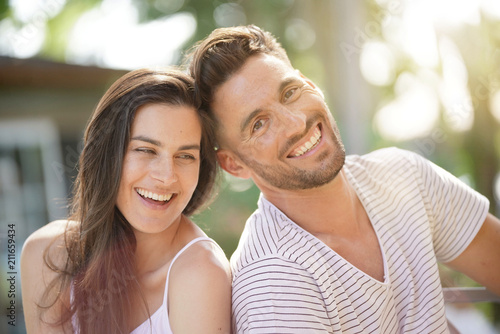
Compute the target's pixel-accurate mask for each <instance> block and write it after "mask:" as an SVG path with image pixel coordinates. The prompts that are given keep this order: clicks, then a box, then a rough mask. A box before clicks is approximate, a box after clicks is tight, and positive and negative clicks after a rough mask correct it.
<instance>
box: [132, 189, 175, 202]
mask: <svg viewBox="0 0 500 334" xmlns="http://www.w3.org/2000/svg"><path fill="white" fill-rule="evenodd" d="M136 191H137V193H138V194H139V195H141V196H142V197H145V198H150V199H153V200H155V201H159V202H168V201H169V200H170V199H171V198H172V195H173V194H168V195H160V194H156V193H153V192H151V191H147V190H144V189H141V188H137V189H136Z"/></svg>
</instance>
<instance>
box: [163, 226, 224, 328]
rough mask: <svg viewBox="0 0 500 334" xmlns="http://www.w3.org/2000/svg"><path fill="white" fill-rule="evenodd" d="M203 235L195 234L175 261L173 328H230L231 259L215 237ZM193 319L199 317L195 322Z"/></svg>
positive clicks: (171, 303) (171, 295)
mask: <svg viewBox="0 0 500 334" xmlns="http://www.w3.org/2000/svg"><path fill="white" fill-rule="evenodd" d="M203 235H204V234H203ZM203 235H201V236H200V235H199V234H195V235H194V236H193V237H192V238H191V240H189V241H188V242H187V243H186V244H189V242H191V241H193V240H196V239H197V241H195V242H194V243H192V244H191V245H190V246H189V247H187V248H185V249H184V251H183V252H182V253H181V254H180V255H179V257H178V258H177V260H176V261H175V262H174V263H173V264H172V270H171V273H170V278H169V286H168V300H169V301H168V303H169V318H170V319H171V327H172V330H173V332H175V331H176V329H177V330H180V329H183V330H186V331H187V332H192V333H198V332H200V331H203V332H205V333H215V332H217V333H219V332H222V333H226V332H229V328H230V326H229V324H230V314H231V270H230V268H229V261H228V260H227V257H226V255H225V254H224V252H223V250H222V249H221V248H220V247H219V246H218V245H217V244H216V243H215V241H213V240H210V239H208V238H207V237H206V236H203ZM198 238H199V239H198ZM193 319H197V321H196V322H194V323H193V321H192V320H193ZM217 329H218V330H217Z"/></svg>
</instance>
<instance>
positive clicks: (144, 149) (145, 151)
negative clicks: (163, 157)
mask: <svg viewBox="0 0 500 334" xmlns="http://www.w3.org/2000/svg"><path fill="white" fill-rule="evenodd" d="M135 150H136V151H137V152H141V153H148V154H154V153H155V151H154V150H152V149H150V148H145V147H139V148H136V149H135Z"/></svg>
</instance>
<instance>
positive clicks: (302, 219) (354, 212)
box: [262, 170, 366, 236]
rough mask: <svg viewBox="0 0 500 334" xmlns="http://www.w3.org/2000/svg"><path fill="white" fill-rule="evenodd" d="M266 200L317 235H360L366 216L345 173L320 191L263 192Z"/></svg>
mask: <svg viewBox="0 0 500 334" xmlns="http://www.w3.org/2000/svg"><path fill="white" fill-rule="evenodd" d="M262 193H263V195H264V197H265V198H266V199H267V200H268V201H269V202H271V203H273V204H274V205H275V206H276V207H277V208H278V209H280V210H281V211H282V212H283V213H284V214H286V215H287V217H289V218H290V219H291V220H292V221H294V222H295V223H296V224H297V225H299V226H300V227H302V228H303V229H305V230H306V231H308V232H310V233H311V234H313V235H319V234H327V235H328V234H334V235H337V236H342V235H344V236H351V235H353V233H354V234H356V233H358V232H359V223H360V220H362V219H365V217H366V213H365V211H364V209H363V206H362V205H361V202H360V201H359V199H358V197H357V195H356V192H355V191H354V189H353V188H352V186H351V185H350V184H349V182H348V181H347V177H346V175H345V173H344V171H343V170H342V171H341V172H340V173H339V174H338V175H337V177H336V178H335V179H334V180H332V181H331V182H330V183H328V184H327V185H324V186H322V187H319V188H314V189H308V190H300V191H283V190H271V189H262Z"/></svg>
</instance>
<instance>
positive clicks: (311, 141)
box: [288, 126, 321, 158]
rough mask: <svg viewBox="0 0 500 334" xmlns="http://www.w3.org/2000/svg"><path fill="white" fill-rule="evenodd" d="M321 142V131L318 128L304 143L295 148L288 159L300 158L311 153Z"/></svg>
mask: <svg viewBox="0 0 500 334" xmlns="http://www.w3.org/2000/svg"><path fill="white" fill-rule="evenodd" d="M320 141H321V130H320V128H319V126H316V128H315V129H314V131H313V134H312V135H311V136H310V137H309V138H308V139H307V140H306V142H303V143H301V144H300V145H299V146H298V147H296V148H295V149H294V150H293V151H292V152H291V153H290V154H289V155H288V158H294V157H300V156H302V155H304V154H305V153H307V152H309V151H311V150H312V149H313V148H315V147H316V146H317V145H318V144H319V143H320Z"/></svg>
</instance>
